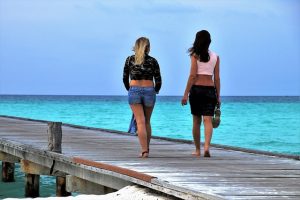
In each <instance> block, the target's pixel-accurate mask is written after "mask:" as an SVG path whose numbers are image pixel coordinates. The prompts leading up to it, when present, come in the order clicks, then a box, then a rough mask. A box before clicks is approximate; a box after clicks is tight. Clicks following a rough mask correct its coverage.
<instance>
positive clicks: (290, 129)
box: [0, 95, 300, 199]
mask: <svg viewBox="0 0 300 200" xmlns="http://www.w3.org/2000/svg"><path fill="white" fill-rule="evenodd" d="M180 100H181V97H171V96H158V97H157V102H156V105H155V108H154V111H153V115H152V120H151V123H152V132H153V135H156V136H163V137H170V138H180V139H188V140H192V133H191V129H192V116H191V114H190V108H189V106H181V104H180ZM221 111H222V115H221V125H220V126H219V127H218V128H217V129H215V130H214V133H213V139H212V143H215V144H223V145H229V146H236V147H243V148H250V149H257V150H264V151H270V152H275V153H284V154H292V155H300V97H223V98H222V106H221ZM131 114H132V113H131V110H130V107H129V105H128V103H127V97H126V96H24V95H20V96H18V95H16V96H13V95H0V115H10V116H18V117H26V118H32V119H42V120H49V121H62V122H64V123H70V124H78V125H84V126H91V127H98V128H106V129H114V130H120V131H127V130H128V126H129V122H130V119H131ZM201 131H202V133H203V126H202V129H201ZM201 138H202V141H203V134H201ZM0 168H1V164H0ZM23 179H24V174H23V173H21V172H20V170H19V166H18V165H17V170H16V182H15V183H2V182H0V199H3V198H6V197H15V198H21V197H23V195H24V180H23ZM54 183H55V180H54V179H53V178H52V177H42V180H41V185H40V193H41V196H54V194H55V184H54Z"/></svg>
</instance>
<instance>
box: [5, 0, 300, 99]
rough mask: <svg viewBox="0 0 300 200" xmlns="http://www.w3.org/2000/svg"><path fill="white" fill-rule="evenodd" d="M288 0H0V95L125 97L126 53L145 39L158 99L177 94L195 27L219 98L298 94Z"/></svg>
mask: <svg viewBox="0 0 300 200" xmlns="http://www.w3.org/2000/svg"><path fill="white" fill-rule="evenodd" d="M299 19H300V1H297V0H244V1H238V0H231V1H229V0H213V1H212V0H207V1H203V0H182V1H179V0H147V1H146V0H143V1H141V0H127V1H122V0H110V1H104V0H102V1H100V0H99V1H96V0H26V1H22V0H0V94H68V95H71V94H77V95H126V91H125V88H124V86H123V83H122V72H123V66H124V62H125V59H126V57H127V56H128V55H131V54H132V53H133V52H132V51H131V50H132V46H133V45H134V42H135V40H136V39H137V38H138V37H140V36H146V37H148V38H149V39H150V42H151V52H150V55H152V56H154V57H155V58H157V60H158V62H159V64H160V67H161V73H162V78H163V86H162V90H161V93H160V94H161V95H182V94H183V91H184V89H185V85H186V80H187V77H188V74H189V68H190V60H189V56H188V54H187V53H186V52H187V49H188V48H189V47H190V46H191V45H192V43H193V41H194V37H195V33H196V32H197V31H199V30H202V29H206V30H208V31H209V32H210V33H211V36H212V44H211V50H213V51H215V52H217V54H219V56H220V59H221V67H220V68H221V84H222V91H221V93H222V95H224V96H229V95H298V96H299V95H300V21H299Z"/></svg>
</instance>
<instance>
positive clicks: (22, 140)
mask: <svg viewBox="0 0 300 200" xmlns="http://www.w3.org/2000/svg"><path fill="white" fill-rule="evenodd" d="M47 140H48V135H47V123H46V121H39V120H28V119H21V118H13V117H5V116H0V154H1V153H2V154H5V155H7V154H9V155H12V156H15V157H16V158H19V159H20V160H21V161H22V160H23V163H24V161H28V162H30V163H36V164H38V165H40V166H45V167H46V168H49V169H51V173H52V174H54V175H55V173H57V174H59V173H65V174H67V175H71V176H70V177H72V178H73V180H74V178H79V179H82V180H85V181H88V182H92V183H95V184H100V185H104V186H107V187H109V188H113V189H116V190H118V189H121V188H123V187H125V186H127V185H131V184H137V185H141V186H145V187H148V188H151V189H153V190H155V191H160V192H161V193H165V194H168V195H170V197H171V196H174V197H177V198H179V199H278V200H279V199H300V161H299V156H290V157H289V158H287V157H285V156H282V157H280V156H272V155H263V154H261V153H259V152H258V153H255V151H253V152H251V151H249V152H245V151H240V150H239V149H234V148H232V149H231V148H226V147H222V146H214V147H212V148H211V155H212V157H211V158H204V157H201V158H200V159H199V158H196V157H193V156H191V152H192V151H193V150H194V145H193V144H192V143H191V142H185V141H181V140H168V139H163V138H158V137H156V138H153V139H152V140H151V145H150V148H151V149H150V155H149V156H150V157H149V158H148V159H141V158H138V153H139V143H138V139H137V137H136V136H133V135H129V134H126V133H123V132H119V131H110V130H104V129H97V128H89V127H83V126H75V125H70V124H63V126H62V154H58V153H54V152H49V151H47V145H48V142H47ZM2 157H3V156H2ZM0 158H1V157H0ZM67 182H68V179H67ZM74 187H75V186H74Z"/></svg>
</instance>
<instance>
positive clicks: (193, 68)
mask: <svg viewBox="0 0 300 200" xmlns="http://www.w3.org/2000/svg"><path fill="white" fill-rule="evenodd" d="M196 77H197V59H196V57H195V56H191V70H190V76H189V79H188V82H187V84H186V88H185V91H184V95H183V97H182V100H181V104H182V105H186V104H187V100H188V95H189V92H190V90H191V87H192V85H193V84H194V83H195V81H196Z"/></svg>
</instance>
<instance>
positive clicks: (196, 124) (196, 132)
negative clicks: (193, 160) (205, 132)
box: [192, 115, 201, 156]
mask: <svg viewBox="0 0 300 200" xmlns="http://www.w3.org/2000/svg"><path fill="white" fill-rule="evenodd" d="M200 126H201V117H199V116H196V115H193V137H194V144H195V147H196V151H195V152H193V153H192V154H193V155H195V156H200Z"/></svg>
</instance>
